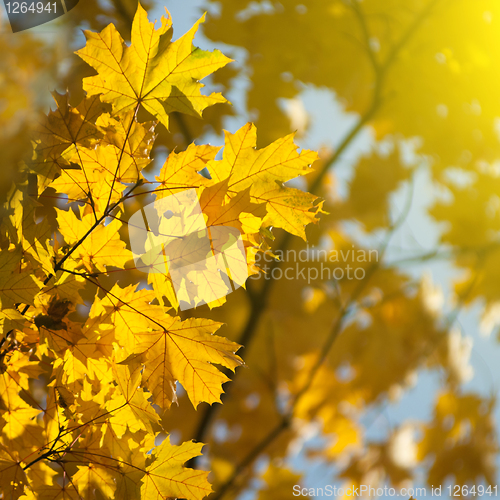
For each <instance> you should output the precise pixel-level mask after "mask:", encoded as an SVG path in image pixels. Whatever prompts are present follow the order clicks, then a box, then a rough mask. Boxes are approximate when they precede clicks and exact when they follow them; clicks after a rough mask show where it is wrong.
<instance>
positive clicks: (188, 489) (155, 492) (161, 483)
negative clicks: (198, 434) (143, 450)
mask: <svg viewBox="0 0 500 500" xmlns="http://www.w3.org/2000/svg"><path fill="white" fill-rule="evenodd" d="M202 447H203V443H193V442H186V443H182V444H181V445H180V446H174V445H171V444H170V441H169V439H168V438H167V439H166V440H165V441H164V442H163V443H162V444H161V445H160V446H158V447H157V448H156V449H155V451H154V452H153V454H154V459H153V461H152V463H151V464H150V465H149V466H148V467H147V468H146V475H145V477H144V478H143V479H142V486H141V499H142V500H161V499H164V498H186V499H187V500H201V499H202V498H204V497H206V496H207V495H209V494H210V493H211V492H212V488H211V487H210V484H209V483H208V481H207V476H208V472H206V471H201V470H193V469H187V468H185V467H183V464H184V463H185V462H187V461H188V460H190V459H191V458H193V457H196V456H198V455H201V448H202Z"/></svg>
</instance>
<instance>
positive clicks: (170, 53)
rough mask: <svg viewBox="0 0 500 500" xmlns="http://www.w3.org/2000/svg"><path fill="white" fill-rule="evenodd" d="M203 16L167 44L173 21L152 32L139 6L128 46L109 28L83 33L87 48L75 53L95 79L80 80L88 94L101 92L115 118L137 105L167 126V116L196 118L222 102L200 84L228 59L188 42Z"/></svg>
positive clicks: (216, 95)
mask: <svg viewBox="0 0 500 500" xmlns="http://www.w3.org/2000/svg"><path fill="white" fill-rule="evenodd" d="M203 20H204V16H203V17H202V18H201V19H200V20H199V21H198V22H197V23H196V24H195V25H194V26H193V28H191V30H189V31H188V32H187V33H186V34H185V35H184V36H182V37H181V38H179V39H178V40H176V41H175V42H171V37H172V29H171V26H172V21H171V18H170V15H169V14H168V11H167V17H166V18H165V17H162V20H161V21H162V24H161V27H160V28H159V29H157V30H155V24H154V23H150V22H149V21H148V18H147V13H146V11H145V10H144V9H143V8H142V6H141V5H140V4H139V6H138V8H137V13H136V15H135V18H134V22H133V25H132V44H131V46H130V47H127V46H126V45H125V43H124V41H123V38H122V37H121V36H120V34H119V33H118V31H117V29H116V28H115V27H114V25H112V24H110V25H109V26H107V27H106V28H105V29H104V30H103V31H102V32H101V33H93V32H90V31H85V36H86V38H87V44H86V46H85V47H84V48H83V49H80V50H79V51H77V52H76V53H77V54H78V55H79V56H80V57H81V58H82V59H83V60H84V61H86V62H87V63H88V64H90V65H91V66H92V67H93V68H94V69H96V70H97V72H98V75H97V76H92V77H89V78H85V79H84V81H83V87H84V89H85V90H86V91H87V94H88V95H96V94H102V96H101V99H102V100H103V101H104V102H109V103H111V105H112V106H113V111H114V113H115V114H117V113H122V112H125V111H129V110H131V109H137V107H138V106H139V105H141V106H143V107H144V108H145V109H146V110H147V111H149V112H150V113H151V114H152V115H154V116H155V117H156V118H157V119H158V120H159V121H161V122H162V123H163V124H164V125H165V126H166V127H168V113H171V112H172V111H181V112H183V113H188V114H193V115H195V116H201V113H202V111H203V110H204V109H205V108H206V107H207V106H211V105H212V104H216V103H222V102H226V99H224V98H223V97H222V96H221V95H220V94H215V93H214V94H211V95H210V96H204V95H202V94H201V93H200V88H201V87H202V86H203V85H202V84H201V83H200V82H199V80H201V79H203V78H204V77H206V76H208V75H209V74H210V73H213V72H214V71H216V70H217V69H219V68H221V67H223V66H225V65H226V64H227V63H228V62H229V61H230V59H228V58H227V57H225V56H224V55H223V54H222V53H221V52H220V51H218V50H215V51H214V52H207V51H203V50H201V49H198V48H196V47H193V45H192V40H193V38H194V35H195V33H196V31H197V29H198V25H199V24H200V23H201V22H203Z"/></svg>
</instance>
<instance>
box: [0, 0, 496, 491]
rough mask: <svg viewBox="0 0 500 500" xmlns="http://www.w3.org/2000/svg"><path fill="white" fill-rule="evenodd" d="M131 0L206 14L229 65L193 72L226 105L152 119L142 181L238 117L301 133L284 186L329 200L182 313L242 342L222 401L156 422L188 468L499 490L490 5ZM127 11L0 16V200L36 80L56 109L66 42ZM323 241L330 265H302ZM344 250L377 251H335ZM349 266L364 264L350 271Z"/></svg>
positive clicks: (284, 484)
mask: <svg viewBox="0 0 500 500" xmlns="http://www.w3.org/2000/svg"><path fill="white" fill-rule="evenodd" d="M143 5H144V6H145V7H146V8H147V9H149V10H150V17H151V15H152V14H151V12H152V13H153V14H155V15H156V16H157V17H159V16H160V15H161V14H162V11H163V7H164V6H166V7H167V8H168V9H170V10H171V11H172V13H173V16H174V27H176V36H179V35H180V34H181V30H179V25H182V24H181V23H180V22H177V17H176V16H179V19H180V20H181V21H182V20H187V21H186V23H185V27H186V28H187V27H188V25H189V22H191V21H192V20H194V19H196V18H197V17H199V16H200V15H201V13H202V12H203V11H205V10H206V11H208V18H207V21H206V23H205V24H204V25H203V28H202V30H203V36H202V37H201V38H200V37H197V39H196V42H197V44H198V45H200V46H201V47H202V48H212V47H214V46H215V47H218V48H221V49H222V50H223V52H224V53H225V54H226V55H228V56H230V57H232V58H233V59H234V60H235V62H234V63H233V64H231V65H229V67H228V68H227V69H223V70H221V71H219V72H217V73H216V75H215V76H214V77H213V78H212V79H211V80H209V81H207V82H205V83H206V84H207V90H210V91H211V90H214V89H215V90H218V91H222V92H223V94H224V95H226V96H227V97H228V98H229V99H230V100H231V101H232V102H233V104H234V106H233V107H231V106H229V105H218V106H214V107H212V108H210V109H209V110H207V112H206V113H205V115H204V120H203V121H201V120H198V119H195V118H191V117H186V116H176V117H175V119H173V120H172V121H171V123H172V125H171V130H170V131H169V132H167V131H165V130H163V128H161V127H159V128H158V133H159V137H158V139H157V141H156V143H155V150H154V151H153V156H154V157H156V160H157V161H156V162H154V163H153V164H151V165H150V167H148V168H149V173H150V175H154V173H155V171H157V169H158V168H159V167H160V166H161V164H162V162H163V161H164V159H165V157H166V155H168V153H169V152H170V151H172V150H173V149H174V148H176V150H177V151H181V150H184V149H185V148H186V147H187V146H188V144H190V143H191V142H192V141H193V140H194V139H196V142H197V143H198V144H201V143H203V142H205V141H209V140H210V141H212V142H213V143H214V144H222V139H221V133H222V129H223V128H225V129H228V130H230V131H232V132H234V131H235V130H236V129H237V128H239V127H240V126H241V125H243V124H244V123H245V122H246V121H247V120H251V121H253V122H255V124H256V125H257V129H258V140H259V146H265V145H268V144H269V143H271V142H273V141H274V140H276V139H277V138H279V137H282V136H283V135H286V134H288V133H290V132H294V131H295V132H296V133H297V138H296V141H297V142H298V143H299V144H300V146H301V147H304V148H310V147H315V148H321V160H320V161H318V162H317V163H316V164H315V165H314V168H315V172H314V173H313V174H311V175H310V176H308V178H307V181H308V184H307V185H306V183H303V184H298V183H297V186H296V187H300V188H302V189H304V190H309V191H312V192H314V193H315V194H317V195H320V196H322V197H323V198H324V199H325V200H326V203H325V210H326V212H328V213H327V214H324V216H323V217H322V220H321V223H320V224H319V225H318V226H316V227H314V228H308V241H307V242H303V241H301V240H300V239H299V238H297V237H290V236H285V234H284V233H281V232H279V231H277V232H276V239H275V242H274V243H275V244H274V250H275V252H276V253H278V250H282V251H283V255H284V259H283V260H282V261H281V262H278V261H271V260H270V261H269V262H264V261H263V260H262V262H261V263H262V264H265V265H266V266H267V272H268V274H267V276H264V275H262V276H261V277H260V279H252V280H250V281H249V283H248V286H247V290H243V289H240V290H238V291H237V292H235V293H233V294H232V295H230V296H228V297H227V302H228V303H227V305H225V306H224V307H222V308H218V309H215V310H213V311H211V312H209V311H208V308H207V306H204V307H203V308H200V309H199V310H197V311H195V312H194V314H199V315H200V316H203V317H207V316H211V317H213V318H214V319H217V320H220V321H223V322H225V323H227V325H228V326H226V327H225V328H224V331H223V334H224V335H226V336H227V337H229V338H231V339H233V340H236V341H238V342H239V343H241V344H242V345H244V348H243V349H242V350H241V355H242V356H243V358H244V360H245V362H246V363H247V365H248V369H241V370H238V371H237V373H236V375H235V376H234V377H232V378H233V379H234V380H233V381H232V382H230V383H228V384H227V385H226V386H225V390H226V393H227V394H226V396H225V398H224V405H223V406H220V405H214V406H213V407H208V405H207V406H204V405H201V406H200V407H199V409H198V411H197V412H195V411H194V410H193V409H192V407H191V406H190V404H189V402H188V401H187V398H183V397H181V398H180V399H179V405H178V407H175V408H172V409H171V410H170V411H168V412H166V413H165V414H164V415H163V419H164V423H165V425H166V428H167V429H171V432H172V434H171V436H172V441H174V442H177V441H181V440H182V441H184V440H189V439H196V440H199V441H203V442H205V443H207V444H208V446H206V447H205V449H204V452H205V454H204V456H203V458H202V459H200V460H199V461H197V463H195V464H194V465H196V466H198V467H205V468H209V469H210V470H212V475H211V479H212V481H213V483H214V489H215V491H216V493H215V494H214V495H213V498H214V499H215V498H217V499H219V498H224V499H230V498H242V499H243V498H244V499H247V498H248V499H249V498H258V499H260V500H264V499H268V498H273V499H279V498H291V497H292V488H293V485H294V484H303V485H306V486H311V487H320V486H324V485H326V484H337V485H339V486H342V485H345V484H348V485H352V484H354V485H359V484H366V485H371V486H373V487H379V486H383V485H391V486H395V487H404V486H406V487H408V486H412V485H413V486H427V487H428V488H430V487H431V485H434V486H437V485H440V484H441V485H443V486H444V487H446V485H449V484H459V485H463V484H468V485H474V484H475V485H479V484H483V485H486V486H488V485H495V484H496V483H497V479H498V470H497V469H498V465H499V460H498V437H497V434H498V431H499V426H500V413H499V411H498V408H497V405H496V397H497V391H498V387H497V380H498V377H499V375H500V370H499V368H498V366H499V363H498V359H499V358H498V356H499V355H500V349H499V348H498V344H497V332H498V325H499V324H500V285H499V283H500V265H499V258H500V233H499V231H500V196H499V193H500V162H499V160H500V142H499V137H500V135H499V134H500V93H499V91H498V89H499V88H500V4H499V3H498V2H497V1H496V0H474V1H470V0H362V1H358V0H302V2H300V1H299V0H281V1H279V2H278V1H271V0H266V1H262V2H258V1H252V2H246V1H239V2H235V1H234V0H232V1H231V0H217V1H212V0H206V1H203V0H196V1H194V0H193V1H191V0H185V1H183V2H174V1H173V0H148V1H147V2H144V3H143ZM136 6H137V2H136V1H135V0H106V1H100V0H81V1H80V4H79V5H78V7H77V8H75V9H73V10H72V11H71V12H70V13H69V14H67V15H66V16H64V17H62V18H60V19H59V20H58V21H55V22H53V23H50V24H47V25H44V26H41V27H39V28H36V29H34V30H30V31H27V32H23V33H18V34H15V35H13V34H11V33H10V29H9V27H8V24H7V22H6V16H5V12H4V11H2V10H0V14H1V15H2V16H3V17H2V18H1V19H0V23H1V24H0V51H1V53H2V57H1V58H0V151H1V152H2V153H1V155H0V197H1V198H2V202H3V201H5V200H6V197H7V193H8V192H9V189H10V186H11V184H12V183H16V184H18V185H22V184H25V185H26V184H27V185H28V189H30V182H31V181H30V176H29V175H28V174H27V173H26V172H27V170H26V164H27V163H29V161H30V154H31V153H30V151H31V142H30V141H31V140H33V139H34V138H36V134H37V133H39V131H40V123H42V121H43V113H46V112H47V110H48V108H49V106H51V105H52V107H53V108H54V106H53V103H51V101H50V99H51V98H50V91H52V90H54V89H57V90H58V91H59V92H64V91H65V90H66V89H68V90H69V92H70V101H71V102H72V104H73V105H77V104H78V103H79V102H80V100H81V98H82V97H83V91H82V88H81V80H82V78H83V77H85V76H88V75H90V74H92V70H91V69H90V68H89V67H88V66H86V65H85V64H84V63H83V62H82V61H81V60H79V58H78V57H76V56H75V55H73V50H76V49H77V48H79V47H81V46H82V45H83V37H82V34H81V28H84V29H87V28H90V29H93V30H100V29H102V28H103V27H104V26H106V25H107V24H108V23H109V22H113V23H115V25H116V26H117V28H118V30H119V31H120V33H122V34H123V35H124V36H125V38H126V37H127V36H128V35H129V34H130V26H131V20H132V17H133V14H134V12H135V9H136ZM143 118H144V117H143ZM31 192H32V193H33V196H36V192H37V191H36V187H32V191H31ZM38 202H39V203H40V206H39V207H38V213H39V215H40V217H41V216H43V215H46V216H48V217H49V220H51V221H52V223H53V224H55V217H54V216H55V213H54V212H55V211H54V210H53V207H54V206H55V205H56V204H57V203H60V201H58V200H56V199H55V196H54V193H51V192H50V190H46V191H45V192H44V193H43V194H42V195H41V196H40V197H39V198H38ZM137 208H138V207H137V206H134V205H133V204H131V205H130V206H129V207H127V209H128V210H129V213H133V211H135V210H137ZM0 243H1V242H0ZM313 247H314V248H315V249H316V250H314V249H312V248H313ZM318 249H321V250H323V251H324V252H325V253H326V254H327V255H328V257H329V258H328V259H327V260H326V261H320V260H319V259H317V258H314V256H315V255H317V254H316V253H315V252H317V250H318ZM301 250H302V251H306V252H308V255H309V259H308V261H305V259H304V261H302V259H300V258H299V257H298V256H300V255H302V254H300V253H299V252H300V251H301ZM355 250H356V251H357V252H358V253H356V255H360V253H359V251H360V250H362V251H366V252H368V251H370V250H372V251H375V250H376V252H377V254H376V255H377V256H378V258H377V259H371V261H368V260H367V261H366V262H357V261H355V262H354V263H353V262H352V257H351V256H349V257H348V258H347V259H342V258H339V259H338V261H336V260H335V258H333V257H334V256H335V255H337V256H338V255H339V252H340V251H343V252H345V253H344V255H346V252H347V251H351V252H353V253H354V251H355ZM287 251H288V253H287ZM292 251H294V252H295V253H293V252H292ZM325 253H323V255H324V254H325ZM303 255H305V254H303ZM294 256H295V258H294ZM330 257H332V258H330ZM349 264H351V265H353V266H355V268H361V269H362V271H363V272H362V273H361V271H359V273H358V275H359V276H361V275H363V276H364V278H363V279H348V278H347V272H346V271H347V266H348V265H349ZM296 266H298V267H297V268H300V269H304V270H305V275H306V276H311V275H314V276H315V272H316V271H315V270H317V271H318V273H317V274H318V278H317V279H314V280H310V281H309V282H308V281H307V280H306V279H303V278H301V277H299V278H298V279H292V280H287V279H285V278H282V279H268V278H276V277H279V276H281V275H282V274H283V272H284V271H285V270H286V269H288V268H290V267H291V268H293V269H294V276H295V269H296ZM325 268H327V269H329V270H330V271H333V270H335V269H337V275H336V276H340V270H342V271H344V273H343V274H344V278H343V279H342V278H340V279H332V278H331V277H330V278H329V276H331V274H330V273H326V272H323V273H322V270H323V271H324V269H325ZM339 269H340V270H339ZM323 278H324V279H323ZM137 280H144V275H141V274H140V273H135V272H133V271H127V272H122V273H121V274H120V285H121V286H125V285H126V284H128V283H133V282H136V281H137ZM103 283H104V282H103ZM84 298H85V297H84ZM87 299H89V300H90V297H87ZM85 312H86V311H85V308H82V309H81V310H80V314H85ZM191 465H193V464H191ZM447 493H448V490H447V489H445V488H444V489H443V496H447ZM428 494H430V490H428Z"/></svg>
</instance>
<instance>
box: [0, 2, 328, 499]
mask: <svg viewBox="0 0 500 500" xmlns="http://www.w3.org/2000/svg"><path fill="white" fill-rule="evenodd" d="M202 21H203V18H202V19H201V20H200V21H199V22H202ZM198 24H199V23H196V24H195V26H194V27H193V28H192V29H191V30H190V31H189V32H187V33H186V34H185V35H184V36H182V37H181V38H179V39H178V40H175V41H172V22H171V18H170V15H168V13H167V16H166V17H162V19H161V26H160V27H159V28H156V27H155V25H154V24H153V23H150V22H149V21H148V18H147V14H146V11H145V10H144V9H143V8H142V7H141V6H140V5H139V7H138V9H137V13H136V15H135V18H134V22H133V25H132V31H131V44H130V45H127V44H125V42H124V40H123V38H122V37H121V36H120V34H119V32H118V31H117V29H116V28H115V26H114V25H113V24H110V25H109V26H107V27H106V28H105V29H104V30H103V31H101V32H100V33H94V32H90V31H86V32H85V36H86V38H87V44H86V46H85V47H84V48H83V49H81V50H79V51H78V52H77V54H78V55H79V56H80V57H81V58H82V59H83V60H84V61H86V62H87V63H88V64H90V65H91V66H92V67H93V68H94V69H95V70H96V72H97V74H96V75H95V76H91V77H87V78H85V79H84V81H83V87H84V90H85V91H86V96H85V97H84V99H83V100H82V101H81V103H80V104H79V105H77V106H72V105H71V104H70V98H69V95H68V94H59V93H57V92H54V94H53V97H54V99H55V101H56V109H55V110H54V111H50V112H49V113H48V115H47V116H46V117H45V119H44V120H43V122H42V123H41V125H40V127H39V128H38V130H37V132H36V134H35V138H34V148H33V156H32V159H31V161H30V162H28V163H27V165H26V168H27V169H28V170H29V172H30V176H31V177H30V178H32V179H34V182H32V183H31V184H30V185H28V186H16V185H14V186H13V187H12V188H11V190H10V192H9V193H8V201H7V203H6V205H5V213H6V216H5V217H4V218H3V220H2V224H1V226H0V229H1V243H2V253H1V256H0V301H1V302H0V303H1V310H0V325H1V329H2V330H1V331H2V333H1V335H0V498H4V499H9V500H13V499H18V498H19V499H23V500H29V499H45V500H48V499H52V498H54V499H55V498H68V499H69V498H71V499H73V498H75V499H76V498H107V499H110V498H119V499H145V500H148V499H150V500H152V499H160V498H177V497H180V498H186V499H193V500H195V499H201V498H203V497H205V496H206V495H208V494H209V493H210V492H211V491H212V490H211V486H210V484H209V482H208V481H207V476H208V472H206V471H199V470H194V469H191V468H187V467H185V466H184V464H185V463H186V462H187V461H189V460H191V459H193V457H196V456H198V455H200V453H201V448H202V446H203V444H202V443H195V442H192V441H186V442H184V443H182V444H180V445H178V446H176V445H173V444H171V443H170V440H169V437H168V436H167V435H168V432H169V429H168V428H166V427H165V426H164V423H163V420H162V418H161V417H162V415H163V414H164V412H166V411H168V410H169V408H170V406H171V404H172V403H174V402H177V400H178V393H179V386H178V384H179V383H180V385H182V388H183V393H185V394H186V395H187V397H188V398H189V400H190V401H191V403H192V405H193V407H194V408H196V407H197V406H198V405H199V404H200V403H202V402H205V403H209V404H213V403H215V402H220V401H221V394H222V392H223V389H222V384H224V383H225V382H226V381H228V380H229V378H228V375H227V374H226V373H228V371H229V372H231V371H234V370H235V368H236V367H238V366H240V365H241V364H243V361H242V359H241V358H240V357H239V356H238V355H237V354H236V352H237V351H238V349H239V347H240V346H239V345H238V344H237V343H235V342H232V341H230V340H228V339H227V338H225V337H224V336H220V335H216V334H215V333H216V332H218V330H219V329H220V327H221V323H219V322H217V321H214V320H212V319H204V318H199V317H191V318H184V319H182V318H181V317H180V316H179V315H178V310H179V300H178V297H177V296H176V293H175V290H174V288H173V285H172V280H171V278H170V277H169V275H168V274H167V272H165V273H158V272H149V273H148V275H147V278H144V279H141V278H140V277H138V276H144V274H142V275H141V273H138V272H137V269H136V266H135V265H134V257H135V256H134V254H133V252H132V251H131V248H130V244H129V242H128V241H127V235H126V233H125V232H124V229H126V226H127V221H126V216H127V213H128V212H127V206H128V205H129V204H133V203H136V204H139V205H141V204H145V202H146V201H147V200H154V199H156V200H161V199H163V198H165V197H168V196H169V195H173V194H176V193H180V192H183V191H185V190H187V189H194V190H196V193H197V196H198V199H199V202H200V206H201V210H202V214H203V217H204V220H205V222H206V224H207V226H208V227H211V228H217V227H229V228H234V229H235V230H237V231H238V232H239V233H240V234H241V240H242V242H243V248H244V252H245V259H246V261H245V266H247V268H248V274H250V275H252V274H255V273H257V272H258V266H257V264H256V255H257V254H258V253H259V252H267V251H268V248H269V247H268V242H267V240H266V236H269V235H270V234H271V233H270V230H271V228H272V227H278V228H282V229H284V230H285V231H288V232H289V233H291V234H294V235H297V236H300V237H302V238H305V226H307V225H308V224H310V223H315V222H317V220H318V214H319V212H320V211H321V203H318V201H317V198H316V197H315V196H313V195H312V194H309V193H305V192H303V191H300V190H298V189H295V188H291V187H287V186H285V185H284V183H285V182H286V181H287V180H289V179H292V178H295V177H297V176H300V175H305V174H307V173H309V172H311V171H312V170H311V168H310V165H311V163H313V162H314V161H315V160H316V159H317V155H316V153H314V152H311V151H302V152H300V153H299V152H297V146H296V145H295V144H294V142H293V135H288V136H286V137H284V138H283V139H279V140H277V141H276V142H274V143H272V144H271V145H269V146H267V147H266V148H263V149H256V148H255V146H256V128H255V126H254V125H253V124H247V125H245V126H243V127H242V128H241V129H240V130H238V131H237V132H236V133H234V134H232V133H229V132H226V134H225V145H224V150H223V154H222V157H221V158H220V159H218V158H217V154H218V152H219V150H220V149H221V148H217V147H212V146H207V145H201V146H198V145H195V144H191V145H190V146H189V147H188V148H187V149H186V150H185V151H181V152H178V153H176V152H172V153H171V154H170V155H169V156H168V157H167V159H166V161H165V163H164V165H163V166H162V167H161V169H160V171H159V173H158V175H157V176H156V178H155V179H154V180H148V177H147V175H144V172H145V169H146V168H147V167H148V165H149V164H150V163H151V161H152V160H151V157H150V154H151V150H152V147H153V144H154V141H155V138H156V131H155V127H156V126H157V125H158V123H161V124H162V125H163V126H165V127H168V126H169V115H170V114H171V113H173V112H179V113H186V114H191V115H193V116H201V114H202V112H203V110H205V108H207V107H208V106H211V105H213V104H216V103H222V102H225V99H224V98H223V97H222V96H221V95H220V94H211V95H208V96H207V95H204V94H202V93H201V91H200V90H201V88H202V84H201V83H200V80H201V79H203V78H205V77H206V76H208V75H210V74H211V73H213V72H214V71H216V70H217V69H219V68H221V67H223V66H224V65H226V64H227V63H228V62H229V61H230V60H229V59H228V58H227V57H225V56H224V55H223V54H222V53H220V52H219V51H217V50H216V51H213V52H207V51H203V50H201V49H199V48H196V47H194V46H193V37H194V35H195V32H196V30H197V28H198ZM145 112H148V113H149V114H150V115H152V116H153V118H154V120H155V121H142V122H141V121H139V116H142V114H143V113H145ZM202 171H203V174H202V173H200V172H202ZM47 196H53V197H55V198H56V199H57V200H58V201H57V203H56V205H55V206H54V208H53V210H54V212H55V218H54V219H53V220H52V219H50V218H49V217H40V216H39V215H38V210H39V209H40V207H41V200H43V199H44V197H47ZM64 202H66V205H65V204H64ZM54 221H55V224H54ZM148 232H151V233H153V231H152V230H151V231H149V228H148ZM150 236H151V237H153V235H152V234H151V235H150ZM143 271H144V269H143ZM146 271H147V269H146ZM134 273H135V274H134ZM127 275H132V276H134V277H138V278H137V280H136V282H135V283H131V284H122V283H119V282H118V281H119V280H118V279H117V276H121V277H122V279H123V276H127ZM125 280H126V279H125ZM140 282H141V286H139V283H140ZM228 292H229V291H228ZM83 297H91V300H90V301H88V300H84V299H83ZM224 300H225V299H224V298H221V299H217V300H216V301H213V302H211V303H210V304H209V306H210V307H211V308H214V307H216V306H220V305H222V304H223V302H224Z"/></svg>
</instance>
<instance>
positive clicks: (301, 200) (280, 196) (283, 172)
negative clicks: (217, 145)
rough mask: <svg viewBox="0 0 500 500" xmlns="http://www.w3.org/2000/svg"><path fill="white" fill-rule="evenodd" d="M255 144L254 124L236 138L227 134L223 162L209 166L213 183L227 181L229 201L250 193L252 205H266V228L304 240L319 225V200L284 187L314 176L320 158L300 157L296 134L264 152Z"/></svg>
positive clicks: (308, 154) (310, 154) (306, 153)
mask: <svg viewBox="0 0 500 500" xmlns="http://www.w3.org/2000/svg"><path fill="white" fill-rule="evenodd" d="M256 144H257V129H256V127H255V125H253V124H252V123H248V124H247V125H244V126H243V127H241V128H240V130H238V131H237V132H236V133H235V134H230V133H229V132H226V133H225V147H224V155H223V158H222V160H220V161H217V160H215V161H211V162H209V164H208V169H209V171H210V174H211V175H212V178H213V179H214V182H221V181H223V180H226V179H228V187H227V190H228V191H227V192H228V196H229V197H234V196H236V194H237V193H239V192H241V191H244V190H246V189H250V199H251V201H252V202H253V203H257V204H259V203H266V209H267V216H266V217H265V219H264V224H265V225H266V226H276V227H281V228H283V229H285V230H286V231H288V232H290V233H292V234H295V235H297V236H300V237H301V238H303V239H304V240H305V226H306V225H307V224H309V223H312V222H317V220H318V219H317V215H318V213H319V212H320V211H321V203H320V204H316V205H315V201H316V200H317V197H316V196H314V195H312V194H310V193H306V192H304V191H300V190H299V189H295V188H291V187H287V186H285V185H284V183H285V182H286V181H289V180H291V179H294V178H295V177H298V176H300V175H306V174H308V173H310V172H312V169H311V168H310V166H311V164H312V163H313V162H314V161H316V160H317V159H318V154H317V153H315V152H313V151H309V150H305V151H302V152H301V153H300V154H299V153H298V152H297V146H296V145H295V144H294V142H293V134H290V135H288V136H286V137H284V138H282V139H278V140H277V141H275V142H273V143H272V144H270V145H269V146H267V147H266V148H263V149H255V146H256Z"/></svg>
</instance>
